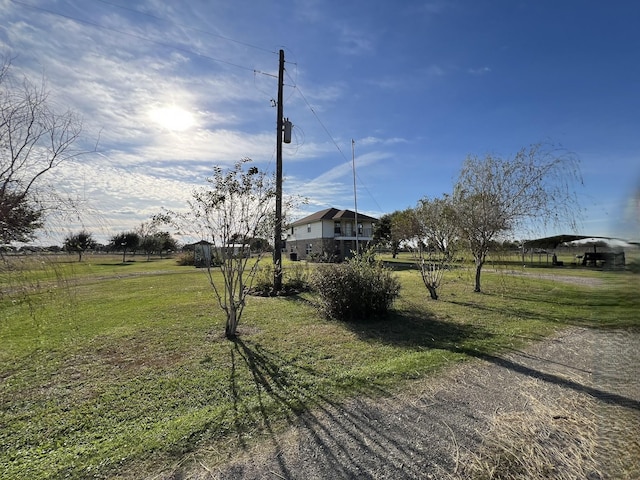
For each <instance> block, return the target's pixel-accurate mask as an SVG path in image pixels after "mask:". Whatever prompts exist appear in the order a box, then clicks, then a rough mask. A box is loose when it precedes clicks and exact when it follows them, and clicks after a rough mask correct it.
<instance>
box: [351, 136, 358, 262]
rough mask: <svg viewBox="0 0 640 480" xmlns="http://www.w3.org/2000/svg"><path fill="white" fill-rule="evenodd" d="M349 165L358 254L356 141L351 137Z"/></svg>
mask: <svg viewBox="0 0 640 480" xmlns="http://www.w3.org/2000/svg"><path fill="white" fill-rule="evenodd" d="M351 166H352V169H353V207H354V209H355V214H356V215H355V217H356V255H359V254H360V245H359V243H358V193H357V188H356V141H355V140H354V139H353V138H352V139H351Z"/></svg>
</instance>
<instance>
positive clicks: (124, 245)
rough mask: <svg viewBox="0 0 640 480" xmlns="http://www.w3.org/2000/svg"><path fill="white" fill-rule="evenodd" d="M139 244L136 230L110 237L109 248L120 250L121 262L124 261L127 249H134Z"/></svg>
mask: <svg viewBox="0 0 640 480" xmlns="http://www.w3.org/2000/svg"><path fill="white" fill-rule="evenodd" d="M139 246H140V235H139V234H138V232H123V233H118V234H117V235H114V236H113V237H111V241H110V247H111V250H115V251H122V263H125V262H126V259H127V251H134V252H135V250H136V249H137V248H138V247H139Z"/></svg>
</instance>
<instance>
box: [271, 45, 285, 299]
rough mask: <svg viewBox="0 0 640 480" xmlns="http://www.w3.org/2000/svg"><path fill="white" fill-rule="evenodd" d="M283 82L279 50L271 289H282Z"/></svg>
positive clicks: (281, 55) (281, 60)
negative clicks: (274, 215) (274, 223)
mask: <svg viewBox="0 0 640 480" xmlns="http://www.w3.org/2000/svg"><path fill="white" fill-rule="evenodd" d="M283 84H284V50H280V64H279V68H278V105H277V107H278V108H277V110H278V113H277V115H278V122H277V127H276V130H277V140H276V225H275V232H274V239H273V289H274V290H275V291H276V292H279V291H280V290H282V133H283V125H284V112H283V105H282V103H283V100H282V87H283Z"/></svg>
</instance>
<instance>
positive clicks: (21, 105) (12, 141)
mask: <svg viewBox="0 0 640 480" xmlns="http://www.w3.org/2000/svg"><path fill="white" fill-rule="evenodd" d="M9 67H10V62H9V61H7V60H5V61H4V62H3V64H2V66H1V67H0V242H2V243H4V244H8V243H12V242H16V241H21V242H24V241H28V240H31V239H33V238H34V235H35V231H36V230H37V229H39V228H41V227H42V226H43V224H44V219H45V214H46V213H48V212H50V211H53V210H56V211H58V212H59V211H60V210H61V207H62V203H64V201H63V200H62V198H61V197H60V196H58V195H57V194H56V190H55V187H53V186H52V185H50V184H48V183H47V174H48V173H49V172H50V171H51V170H53V169H55V168H58V167H59V166H60V165H61V164H62V163H63V162H65V161H66V160H69V159H70V158H73V157H75V156H77V155H80V154H81V153H82V152H80V151H79V150H78V149H77V148H76V143H77V142H78V140H79V138H80V134H81V131H82V122H81V121H80V119H79V118H78V117H77V115H76V114H75V113H73V112H72V111H69V110H68V111H65V112H61V113H60V112H58V111H57V110H56V109H54V108H53V106H52V103H51V102H50V100H49V92H48V91H47V88H46V84H45V82H44V81H43V82H42V83H41V84H40V85H36V84H34V83H31V82H30V81H29V80H28V79H27V78H24V79H22V80H21V81H16V80H14V79H13V78H12V77H11V75H10V72H9Z"/></svg>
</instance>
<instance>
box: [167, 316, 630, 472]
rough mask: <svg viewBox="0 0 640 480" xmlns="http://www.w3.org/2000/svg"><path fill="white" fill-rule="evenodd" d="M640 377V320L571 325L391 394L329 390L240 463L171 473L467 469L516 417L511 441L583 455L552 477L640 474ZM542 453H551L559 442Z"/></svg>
mask: <svg viewBox="0 0 640 480" xmlns="http://www.w3.org/2000/svg"><path fill="white" fill-rule="evenodd" d="M639 382H640V333H639V332H637V331H636V332H628V331H619V330H617V331H602V330H590V329H583V328H572V329H568V330H565V331H563V332H562V333H560V334H558V335H556V336H555V337H552V338H548V339H546V340H544V341H542V342H539V343H536V344H533V345H532V346H530V347H529V348H527V349H526V350H524V351H512V352H509V353H508V354H506V355H501V356H489V357H484V358H480V359H477V360H474V361H471V362H467V363H465V364H462V365H457V366H455V367H453V368H451V369H450V370H448V371H447V372H445V373H444V374H443V375H438V376H437V378H433V379H428V380H423V381H420V382H415V383H413V384H412V385H410V386H408V387H407V388H406V389H404V390H403V391H401V392H397V393H387V394H386V395H384V396H383V397H382V398H380V397H378V396H375V397H374V396H371V397H367V396H362V397H359V398H356V399H353V400H350V401H348V402H346V403H342V404H334V403H330V402H325V403H324V404H322V405H321V406H320V407H318V408H317V409H315V410H314V411H311V412H307V413H305V414H303V415H302V416H300V417H299V418H298V420H297V423H296V424H295V425H293V426H292V427H291V428H290V429H289V430H288V431H286V432H285V433H282V434H274V435H271V436H270V437H269V439H268V441H266V442H263V443H262V444H261V445H260V446H257V447H254V448H251V449H249V450H247V451H244V452H242V454H241V455H240V457H239V458H236V459H234V460H233V461H232V462H231V463H228V464H226V465H223V466H216V467H207V466H206V465H205V463H203V462H200V463H199V464H198V467H197V469H196V470H195V471H191V472H190V473H189V474H179V475H178V474H174V476H173V477H169V478H174V479H179V478H193V479H205V478H208V479H212V478H213V479H283V478H284V479H305V480H311V479H423V478H427V479H428V478H438V479H440V478H449V479H454V478H455V479H458V478H468V477H469V476H470V475H471V473H470V472H472V470H473V468H471V467H474V465H475V467H474V468H476V467H477V466H478V465H481V464H482V463H483V462H485V463H486V462H487V458H491V456H492V455H493V456H494V457H495V445H496V444H497V443H499V438H498V437H499V435H500V434H501V433H500V432H504V427H508V428H511V429H512V430H510V431H508V436H509V440H508V442H507V443H508V445H511V444H513V445H515V444H516V443H517V442H518V440H525V439H526V435H530V434H533V435H534V436H537V437H544V438H543V439H542V440H543V443H542V444H543V445H551V444H553V445H555V447H557V450H558V454H561V455H564V456H565V457H567V456H570V455H573V456H574V458H573V460H571V461H572V462H575V463H576V464H580V465H578V466H577V467H576V468H578V470H576V472H582V473H580V474H578V473H571V472H572V470H570V467H569V466H568V464H569V461H570V459H567V458H564V459H559V460H558V459H556V460H557V461H556V462H555V464H556V465H555V466H553V465H552V466H551V467H549V468H550V470H548V471H547V473H545V474H544V475H545V476H546V477H549V478H579V477H582V478H590V479H603V478H616V479H617V478H629V479H637V478H640V467H638V465H637V459H638V458H640V443H639V442H638V432H640V383H639ZM562 428H564V430H562ZM562 431H564V432H565V433H566V432H569V436H570V437H571V438H570V439H569V440H567V438H564V439H563V437H562ZM565 437H566V434H565ZM496 439H498V440H496ZM587 440H589V441H587ZM563 442H564V443H563ZM567 442H568V443H570V445H568V444H567ZM521 443H523V444H524V447H522V448H527V449H528V448H529V447H530V444H531V442H530V441H529V440H525V441H521ZM555 447H554V448H555ZM492 448H494V450H493V451H492ZM508 448H511V447H508ZM549 448H551V447H549ZM483 455H484V456H483ZM514 455H516V456H517V455H521V454H519V453H517V452H516V453H514ZM541 457H542V458H543V461H544V462H547V463H553V460H554V458H553V457H554V454H553V453H552V452H551V451H549V452H547V451H544V450H543V452H542V453H541ZM563 462H564V464H566V465H565V466H562V464H563ZM558 464H559V465H558ZM549 472H551V473H549ZM520 478H530V477H529V476H528V475H524V476H522V477H520ZM541 478H543V477H541Z"/></svg>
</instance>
